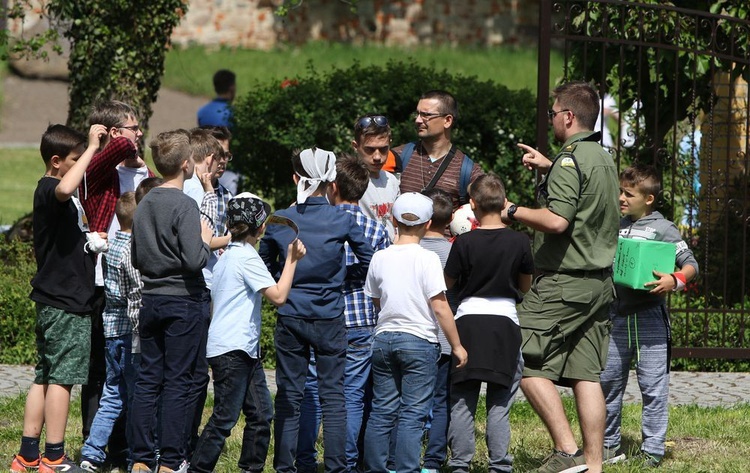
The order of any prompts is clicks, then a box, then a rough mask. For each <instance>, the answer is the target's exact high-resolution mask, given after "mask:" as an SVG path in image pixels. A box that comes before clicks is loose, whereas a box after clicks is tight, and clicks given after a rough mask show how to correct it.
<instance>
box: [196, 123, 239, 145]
mask: <svg viewBox="0 0 750 473" xmlns="http://www.w3.org/2000/svg"><path fill="white" fill-rule="evenodd" d="M198 128H200V129H201V130H206V131H208V132H209V133H211V134H212V135H213V137H214V138H216V139H217V140H219V141H232V132H231V131H229V128H227V127H225V126H220V125H201V126H200V127H198Z"/></svg>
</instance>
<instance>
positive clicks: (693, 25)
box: [537, 0, 750, 359]
mask: <svg viewBox="0 0 750 473" xmlns="http://www.w3.org/2000/svg"><path fill="white" fill-rule="evenodd" d="M748 41H750V22H748V21H746V20H741V19H738V18H734V17H730V16H723V15H718V14H711V13H709V12H707V11H696V10H688V9H684V8H676V7H673V6H668V5H663V4H651V3H638V2H626V1H620V0H594V1H580V0H577V1H576V0H558V1H552V0H541V2H540V33H539V48H540V54H539V77H538V85H537V87H538V107H537V108H538V110H537V116H538V122H537V135H538V139H537V143H538V145H539V146H540V147H542V148H543V147H544V146H546V144H547V143H548V140H549V138H548V121H547V115H546V110H547V109H548V108H549V101H548V97H549V92H550V90H549V83H550V78H552V79H554V78H556V77H557V76H558V75H559V79H560V80H561V81H565V80H575V79H583V80H587V81H592V82H593V83H595V84H596V85H597V87H598V89H599V92H600V95H601V96H602V97H603V99H605V100H606V102H607V103H609V105H608V106H607V107H603V108H602V111H601V118H602V121H603V122H604V124H605V126H608V128H609V130H610V134H611V136H612V142H611V143H610V144H609V146H610V149H611V152H612V155H613V158H614V159H615V161H616V163H617V165H618V168H623V167H625V166H627V165H629V164H630V163H633V162H643V163H647V164H654V165H655V166H656V167H657V168H658V169H659V170H660V172H661V174H662V180H663V188H664V191H663V195H662V196H661V197H660V203H661V206H660V210H661V212H662V213H663V214H664V215H665V216H666V217H667V218H669V219H670V220H672V221H674V222H675V223H676V224H677V225H678V226H679V228H680V230H681V231H682V233H683V236H684V238H685V240H686V241H687V242H688V243H689V245H690V246H691V248H692V250H693V252H694V253H695V255H696V257H697V259H698V262H699V264H700V266H701V268H700V269H701V273H700V275H699V276H698V278H696V281H695V282H693V283H692V284H691V285H690V286H689V290H688V291H687V292H686V293H684V294H680V295H673V296H671V297H670V299H669V304H670V311H671V313H672V325H673V343H674V346H675V348H674V350H673V353H674V356H675V357H678V358H679V357H684V358H702V359H705V358H724V359H740V358H744V359H747V358H750V340H749V338H750V337H748V336H746V333H745V332H746V325H747V323H748V316H749V315H750V297H748V294H749V291H748V287H750V273H749V272H748V269H747V267H748V260H750V256H749V255H748V251H749V250H750V231H749V230H750V186H749V183H748V164H750V162H749V159H748V132H749V130H750V97H749V96H748V84H747V81H746V79H747V78H748V71H750V56H749V55H748V51H749V50H750V46H748ZM553 50H558V51H561V52H562V54H563V56H564V64H565V68H564V70H563V71H551V70H550V60H549V58H550V54H551V52H552V51H553ZM743 75H744V79H743ZM607 109H609V110H607ZM608 111H609V112H612V114H611V115H609V114H608V113H607V112H608ZM541 150H542V151H546V150H545V149H541Z"/></svg>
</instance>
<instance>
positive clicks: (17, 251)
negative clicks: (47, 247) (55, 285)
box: [0, 238, 36, 364]
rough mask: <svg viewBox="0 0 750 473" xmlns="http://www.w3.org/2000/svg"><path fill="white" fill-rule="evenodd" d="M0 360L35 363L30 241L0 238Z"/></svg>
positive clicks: (32, 252)
mask: <svg viewBox="0 0 750 473" xmlns="http://www.w3.org/2000/svg"><path fill="white" fill-rule="evenodd" d="M0 261H2V264H3V270H2V271H0V363H4V364H33V363H36V344H35V335H34V328H35V326H36V313H35V310H34V303H33V302H32V301H31V299H29V293H30V292H31V284H30V283H31V278H32V277H33V276H34V274H35V273H36V261H35V260H34V250H33V246H32V244H31V243H23V242H20V241H18V240H14V241H12V242H10V243H6V242H5V239H4V238H0Z"/></svg>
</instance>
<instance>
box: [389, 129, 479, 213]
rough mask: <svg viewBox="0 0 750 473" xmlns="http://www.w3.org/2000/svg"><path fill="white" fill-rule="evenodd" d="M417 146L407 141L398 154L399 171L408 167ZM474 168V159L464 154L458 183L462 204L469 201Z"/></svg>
mask: <svg viewBox="0 0 750 473" xmlns="http://www.w3.org/2000/svg"><path fill="white" fill-rule="evenodd" d="M416 146H417V143H416V142H414V141H411V142H409V143H406V144H405V145H404V147H403V149H401V154H400V155H396V171H397V172H404V169H406V165H407V164H409V160H410V159H411V155H412V154H413V153H414V148H416ZM473 169H474V161H472V159H471V158H470V157H469V156H467V155H464V159H463V161H462V162H461V176H460V178H459V183H458V187H459V189H458V194H459V200H460V203H461V205H463V204H465V203H467V202H469V193H468V187H469V184H471V171H472V170H473ZM440 174H442V173H440ZM438 177H439V176H438Z"/></svg>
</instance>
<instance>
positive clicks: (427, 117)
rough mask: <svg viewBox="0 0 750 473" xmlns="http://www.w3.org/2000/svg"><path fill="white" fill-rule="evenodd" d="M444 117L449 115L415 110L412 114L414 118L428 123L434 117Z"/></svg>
mask: <svg viewBox="0 0 750 473" xmlns="http://www.w3.org/2000/svg"><path fill="white" fill-rule="evenodd" d="M446 115H450V114H449V113H439V112H420V111H419V110H417V111H416V112H414V118H415V119H416V118H417V117H421V118H422V121H425V122H428V121H430V120H432V119H433V118H435V117H444V116H446Z"/></svg>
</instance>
